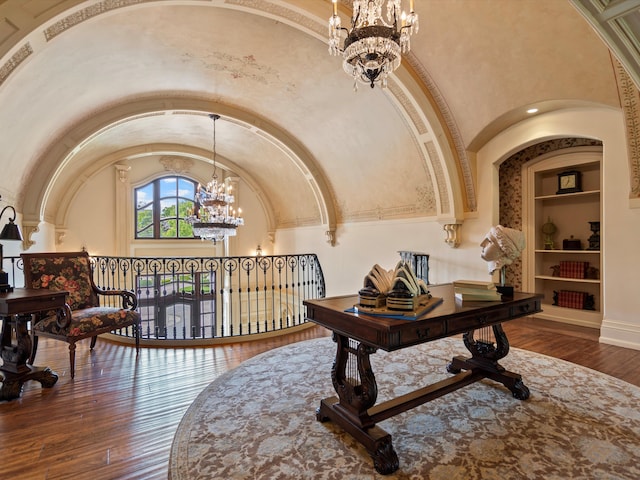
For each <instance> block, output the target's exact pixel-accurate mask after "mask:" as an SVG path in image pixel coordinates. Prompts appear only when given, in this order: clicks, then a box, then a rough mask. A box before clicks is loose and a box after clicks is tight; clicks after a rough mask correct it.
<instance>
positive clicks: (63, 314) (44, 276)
mask: <svg viewBox="0 0 640 480" xmlns="http://www.w3.org/2000/svg"><path fill="white" fill-rule="evenodd" d="M20 256H21V257H22V260H23V262H24V279H25V287H27V288H36V289H40V288H45V289H49V290H56V291H60V290H64V291H67V292H68V295H67V302H66V305H65V308H64V310H63V311H58V312H42V314H40V315H39V316H38V317H36V318H35V320H34V322H33V326H32V328H31V340H32V350H31V357H30V359H29V363H30V364H33V362H34V360H35V356H36V351H37V348H38V337H49V338H54V339H56V340H62V341H64V342H67V343H68V344H69V361H70V367H71V378H73V377H74V376H75V351H76V342H77V341H79V340H82V339H85V338H91V345H90V347H89V348H90V349H91V350H93V348H94V347H95V344H96V340H97V338H98V337H97V336H98V335H100V334H101V333H107V332H112V331H115V330H120V329H122V328H127V327H132V328H133V331H134V334H135V339H136V354H137V353H139V351H140V330H141V326H140V314H139V313H138V312H136V311H135V309H136V307H137V303H138V300H137V297H136V295H135V294H134V293H133V292H130V291H127V290H103V289H100V288H98V287H97V286H96V285H95V283H94V282H93V274H92V272H91V263H90V260H89V254H88V253H87V252H85V251H83V252H63V253H23V254H22V255H20ZM99 296H118V297H120V298H121V305H122V307H121V308H119V307H108V306H100V300H99Z"/></svg>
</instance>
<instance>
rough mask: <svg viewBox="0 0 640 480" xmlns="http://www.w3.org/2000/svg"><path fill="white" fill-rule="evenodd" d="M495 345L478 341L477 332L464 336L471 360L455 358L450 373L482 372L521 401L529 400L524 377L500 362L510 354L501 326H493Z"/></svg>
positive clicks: (449, 369)
mask: <svg viewBox="0 0 640 480" xmlns="http://www.w3.org/2000/svg"><path fill="white" fill-rule="evenodd" d="M492 329H493V335H494V337H495V340H496V342H495V345H494V344H493V343H490V342H487V341H482V340H476V339H475V338H474V333H475V332H476V331H475V330H471V331H469V332H467V333H465V334H463V337H462V338H463V341H464V344H465V346H466V347H467V349H468V350H469V351H470V352H471V358H464V357H454V358H453V359H452V360H451V362H449V364H448V365H447V371H448V372H449V373H460V371H461V370H474V371H481V372H482V374H484V376H485V377H487V378H490V379H492V380H494V381H496V382H499V383H502V384H503V385H504V386H505V387H507V388H508V389H509V390H510V391H511V393H512V394H513V396H514V397H515V398H517V399H519V400H526V399H527V398H529V395H530V392H529V388H527V386H526V385H525V384H524V383H523V382H522V377H521V376H520V375H519V374H517V373H513V372H509V371H507V370H505V369H504V367H502V366H501V365H500V364H499V363H498V360H500V359H502V358H504V357H506V356H507V354H508V353H509V340H508V339H507V335H506V333H505V332H504V330H503V329H502V325H501V324H497V325H493V326H492Z"/></svg>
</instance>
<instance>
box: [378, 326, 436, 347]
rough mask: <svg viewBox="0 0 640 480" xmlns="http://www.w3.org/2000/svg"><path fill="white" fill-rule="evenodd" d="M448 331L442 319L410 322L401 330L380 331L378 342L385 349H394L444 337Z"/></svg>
mask: <svg viewBox="0 0 640 480" xmlns="http://www.w3.org/2000/svg"><path fill="white" fill-rule="evenodd" d="M446 333H447V331H446V328H445V323H444V322H443V321H441V320H432V321H429V322H416V323H409V324H408V326H403V327H402V329H401V330H396V331H393V332H379V333H378V344H379V345H384V347H383V348H384V349H385V350H394V349H396V348H398V347H405V346H409V345H416V344H418V343H423V342H426V341H429V340H435V339H436V338H442V337H443V336H445V335H446Z"/></svg>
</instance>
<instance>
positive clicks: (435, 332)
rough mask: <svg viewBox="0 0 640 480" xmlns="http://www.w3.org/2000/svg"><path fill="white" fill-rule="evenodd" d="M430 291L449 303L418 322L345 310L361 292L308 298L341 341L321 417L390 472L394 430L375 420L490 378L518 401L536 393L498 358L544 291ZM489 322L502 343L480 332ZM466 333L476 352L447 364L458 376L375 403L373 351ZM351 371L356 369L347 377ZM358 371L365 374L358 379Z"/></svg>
mask: <svg viewBox="0 0 640 480" xmlns="http://www.w3.org/2000/svg"><path fill="white" fill-rule="evenodd" d="M429 289H430V292H431V294H432V295H433V296H434V297H440V298H442V299H443V302H442V303H441V304H440V305H438V306H437V307H435V308H434V309H433V310H431V311H429V312H427V313H425V314H424V315H422V316H420V317H419V318H418V319H416V320H398V319H392V318H385V317H378V316H371V315H366V314H363V313H348V312H345V310H347V309H349V308H351V307H353V306H354V305H355V304H357V302H358V297H357V296H355V295H354V296H345V297H334V298H324V299H319V300H307V301H305V302H304V304H305V305H306V306H307V319H308V320H310V321H312V322H315V323H317V324H319V325H322V326H323V327H326V328H328V329H330V330H332V331H333V340H334V341H335V342H336V344H337V352H336V358H335V363H334V365H333V368H332V369H331V380H332V382H333V386H334V388H335V390H336V393H337V394H338V397H329V398H325V399H324V400H322V401H321V402H320V407H319V408H318V410H317V412H316V417H317V419H318V420H319V421H323V422H324V421H327V420H331V421H333V422H334V423H336V424H338V425H340V426H341V427H342V428H343V429H344V430H345V431H346V432H348V433H349V434H350V435H351V436H353V437H354V438H355V439H356V440H358V441H359V442H360V443H362V444H363V445H364V447H365V448H366V449H367V451H368V452H369V454H370V455H371V457H372V458H373V462H374V467H375V469H376V470H377V471H378V472H379V473H381V474H383V475H386V474H389V473H393V472H395V471H396V470H397V469H398V466H399V462H398V456H397V454H396V452H395V450H394V449H393V445H392V443H391V435H389V434H388V433H387V432H385V431H384V430H383V429H381V428H380V427H378V426H376V423H377V422H380V421H382V420H385V419H387V418H390V417H393V416H395V415H397V414H399V413H402V412H405V411H407V410H409V409H411V408H414V407H417V406H418V405H422V404H423V403H426V402H429V401H431V400H434V399H436V398H438V397H441V396H443V395H446V394H447V393H450V392H453V391H455V390H457V389H459V388H461V387H463V386H465V385H469V384H472V383H474V382H477V381H479V380H482V379H483V378H490V379H492V380H495V381H497V382H500V383H502V384H503V385H504V386H505V387H507V388H508V389H509V390H511V392H512V394H513V396H514V397H516V398H518V399H521V400H525V399H527V398H529V389H528V388H527V387H526V386H525V385H524V383H523V382H522V377H521V376H520V375H518V374H516V373H513V372H508V371H506V370H505V369H504V368H503V367H502V366H501V365H499V364H498V360H500V359H501V358H504V357H505V356H506V355H507V353H508V352H509V342H508V340H507V336H506V335H505V333H504V331H503V329H502V326H501V323H503V322H507V321H509V320H513V319H515V318H519V317H523V316H526V315H531V314H533V313H536V312H540V311H541V308H540V302H541V299H542V295H539V294H531V293H515V294H514V296H513V298H509V299H504V298H503V301H502V302H464V303H462V302H460V301H456V300H455V297H454V292H453V286H452V285H440V286H430V288H429ZM484 327H491V329H492V331H493V338H494V339H495V342H487V341H483V340H481V339H476V338H474V332H475V331H476V330H479V329H481V328H484ZM460 333H462V334H463V341H464V344H465V346H466V347H467V349H468V350H469V351H470V352H471V357H470V358H465V357H455V358H453V359H452V360H451V362H450V363H449V365H448V366H447V370H448V371H449V372H450V373H454V374H455V375H453V376H452V377H449V378H446V379H445V380H442V381H440V382H437V383H434V384H433V385H429V386H426V387H424V388H420V389H418V390H416V391H414V392H411V393H409V394H406V395H402V396H400V397H398V398H395V399H393V400H390V401H387V402H383V403H381V404H379V405H375V403H376V399H377V395H378V387H377V384H376V379H375V375H374V373H373V371H372V369H371V362H370V359H369V356H370V355H371V354H372V353H375V352H376V350H377V349H379V348H380V349H382V350H385V351H393V350H398V349H401V348H405V347H410V346H412V345H418V344H420V343H424V342H429V341H432V340H436V339H439V338H443V337H449V336H452V335H457V334H460ZM350 362H355V363H356V365H355V367H354V368H347V364H348V363H350ZM463 370H464V372H463ZM346 371H349V372H351V373H350V375H349V376H348V377H347V375H346V373H345V372H346ZM353 371H356V372H357V376H358V377H359V378H353Z"/></svg>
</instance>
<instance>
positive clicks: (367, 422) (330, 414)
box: [316, 333, 399, 475]
mask: <svg viewBox="0 0 640 480" xmlns="http://www.w3.org/2000/svg"><path fill="white" fill-rule="evenodd" d="M333 341H334V342H336V345H337V350H336V359H335V362H334V364H333V367H332V369H331V380H332V381H333V386H334V388H335V390H336V393H337V394H338V398H336V397H329V398H325V399H324V400H322V401H321V402H320V407H319V408H318V409H317V411H316V418H317V419H318V420H319V421H321V422H325V421H327V420H331V421H333V422H334V423H336V424H337V425H339V426H340V427H342V428H343V429H344V430H345V431H346V432H347V433H349V434H350V435H351V436H352V437H353V438H355V439H356V440H357V441H358V442H360V443H361V444H362V445H363V446H364V447H365V448H366V449H367V451H368V452H369V454H370V455H371V457H372V458H373V464H374V467H375V469H376V470H377V471H378V472H379V473H381V474H383V475H387V474H389V473H393V472H395V471H396V470H397V469H398V466H399V462H398V455H397V454H396V452H395V450H394V449H393V445H392V443H391V435H389V434H388V433H387V432H385V431H384V430H383V429H381V428H380V427H377V426H376V425H375V422H374V421H373V419H372V418H371V417H370V416H369V414H368V412H367V410H368V409H369V408H371V407H373V406H374V404H375V403H376V399H377V397H378V386H377V385H376V379H375V376H374V374H373V371H372V370H371V362H370V360H369V356H370V355H371V354H372V353H375V352H376V349H375V348H373V347H370V346H367V345H365V344H363V343H359V342H356V341H355V340H351V339H349V338H348V337H346V336H343V335H339V334H336V333H334V334H333Z"/></svg>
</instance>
